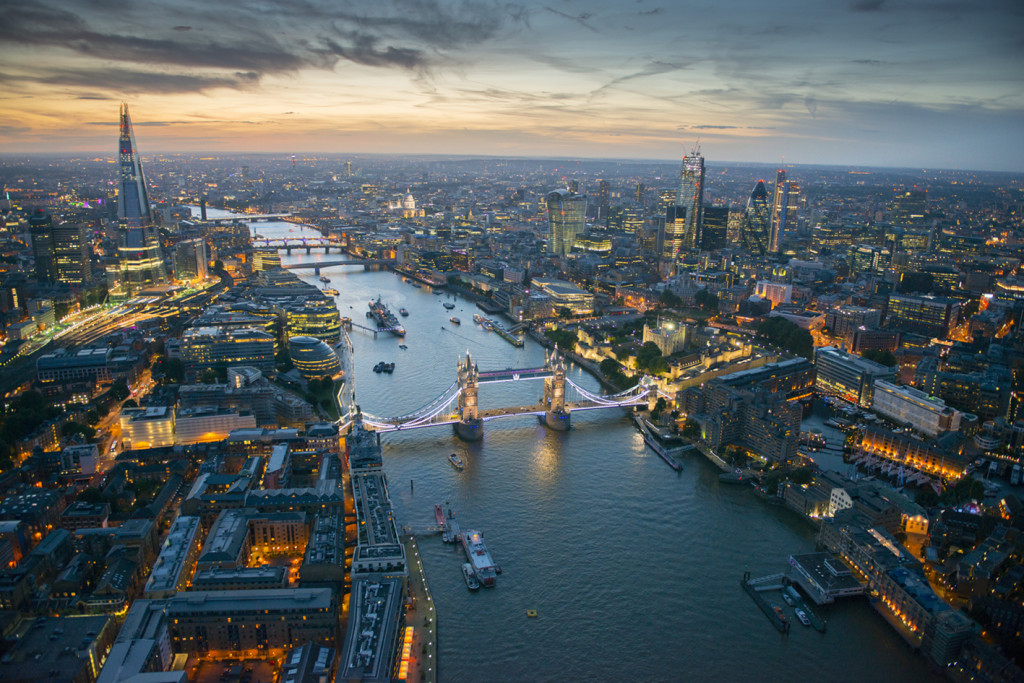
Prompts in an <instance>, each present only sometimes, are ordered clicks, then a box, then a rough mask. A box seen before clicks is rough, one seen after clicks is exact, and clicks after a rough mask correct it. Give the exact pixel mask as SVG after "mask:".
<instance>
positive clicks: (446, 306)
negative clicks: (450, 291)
mask: <svg viewBox="0 0 1024 683" xmlns="http://www.w3.org/2000/svg"><path fill="white" fill-rule="evenodd" d="M442 305H443V306H444V307H445V308H447V309H448V310H449V311H450V310H452V309H453V308H455V304H453V303H452V302H450V301H445V302H444V303H443V304H442Z"/></svg>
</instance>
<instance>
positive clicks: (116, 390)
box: [110, 379, 132, 401]
mask: <svg viewBox="0 0 1024 683" xmlns="http://www.w3.org/2000/svg"><path fill="white" fill-rule="evenodd" d="M110 395H111V396H113V397H114V400H117V401H123V400H125V399H126V398H128V397H129V396H131V395H132V391H131V389H129V388H128V384H127V383H126V382H125V381H124V380H123V379H119V380H118V381H116V382H114V383H113V384H112V385H111V386H110Z"/></svg>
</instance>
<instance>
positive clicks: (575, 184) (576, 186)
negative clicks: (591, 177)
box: [569, 180, 580, 194]
mask: <svg viewBox="0 0 1024 683" xmlns="http://www.w3.org/2000/svg"><path fill="white" fill-rule="evenodd" d="M569 192H571V193H572V194H579V193H580V181H578V180H570V181H569Z"/></svg>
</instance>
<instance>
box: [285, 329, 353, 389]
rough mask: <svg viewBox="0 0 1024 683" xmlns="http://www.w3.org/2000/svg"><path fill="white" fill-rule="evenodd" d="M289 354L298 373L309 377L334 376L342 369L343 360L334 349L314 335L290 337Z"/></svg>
mask: <svg viewBox="0 0 1024 683" xmlns="http://www.w3.org/2000/svg"><path fill="white" fill-rule="evenodd" d="M288 355H289V356H290V357H291V360H292V363H293V364H294V365H295V369H296V370H297V371H298V373H299V374H300V375H302V376H303V377H305V378H307V379H313V378H320V377H333V376H334V375H336V374H338V372H340V371H341V361H340V360H338V355H337V354H336V353H334V350H333V349H331V347H329V346H328V345H327V344H325V343H323V342H322V341H320V340H319V339H315V338H313V337H291V338H289V339H288Z"/></svg>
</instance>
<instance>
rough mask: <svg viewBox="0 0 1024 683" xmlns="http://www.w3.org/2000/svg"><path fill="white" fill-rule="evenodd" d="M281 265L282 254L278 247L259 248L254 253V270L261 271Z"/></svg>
mask: <svg viewBox="0 0 1024 683" xmlns="http://www.w3.org/2000/svg"><path fill="white" fill-rule="evenodd" d="M280 267H281V254H280V252H278V251H277V249H257V250H256V251H254V252H253V254H252V270H253V272H254V273H260V272H263V271H264V270H270V269H271V268H280Z"/></svg>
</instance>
